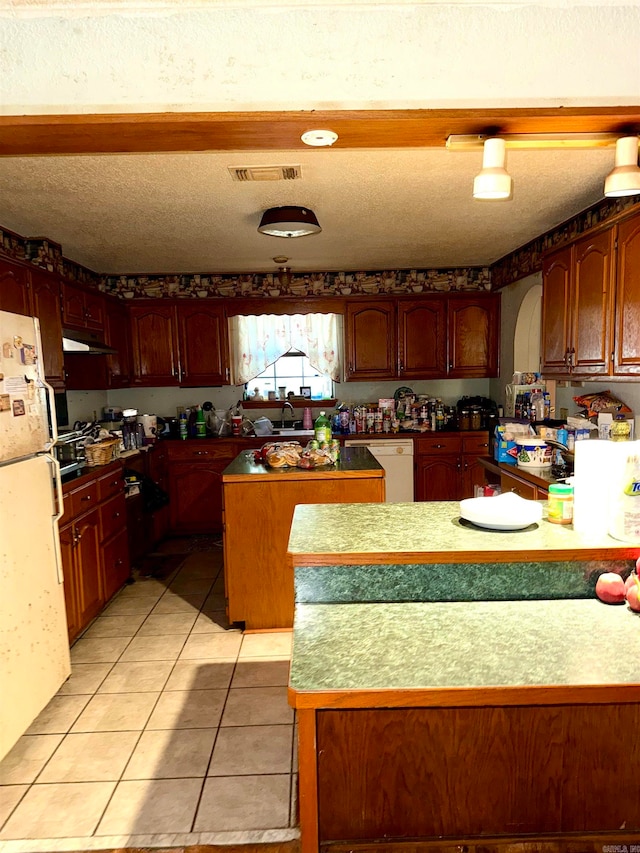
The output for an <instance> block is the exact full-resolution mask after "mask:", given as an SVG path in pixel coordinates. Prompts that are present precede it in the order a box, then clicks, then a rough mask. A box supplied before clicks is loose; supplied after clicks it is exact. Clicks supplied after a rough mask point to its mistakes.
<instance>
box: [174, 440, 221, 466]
mask: <svg viewBox="0 0 640 853" xmlns="http://www.w3.org/2000/svg"><path fill="white" fill-rule="evenodd" d="M168 450H169V461H170V462H198V461H200V462H207V461H209V460H211V459H228V460H229V461H231V460H232V459H235V457H236V456H237V453H236V442H233V441H220V442H218V441H216V440H215V439H213V440H210V441H207V440H206V439H205V440H203V441H201V442H199V441H198V440H197V439H190V440H189V439H188V440H187V441H180V442H178V441H176V442H171V443H168Z"/></svg>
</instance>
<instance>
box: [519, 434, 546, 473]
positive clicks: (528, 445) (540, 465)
mask: <svg viewBox="0 0 640 853" xmlns="http://www.w3.org/2000/svg"><path fill="white" fill-rule="evenodd" d="M516 444H517V446H518V456H517V465H518V468H537V469H538V470H541V469H545V468H551V463H552V461H553V458H552V457H553V450H552V448H551V446H550V445H549V444H547V443H546V441H545V440H544V438H536V437H535V436H523V437H522V438H517V439H516Z"/></svg>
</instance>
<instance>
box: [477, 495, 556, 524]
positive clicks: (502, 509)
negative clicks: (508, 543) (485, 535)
mask: <svg viewBox="0 0 640 853" xmlns="http://www.w3.org/2000/svg"><path fill="white" fill-rule="evenodd" d="M460 515H461V517H462V518H464V519H466V520H467V521H470V522H472V523H473V524H476V525H478V527H486V528H487V529H488V530H523V529H524V528H525V527H529V525H530V524H534V523H535V522H537V521H540V519H541V518H542V506H541V505H540V504H539V503H537V502H536V501H528V500H525V498H521V497H520V496H519V495H515V494H514V493H513V492H506V493H505V494H503V495H496V496H495V497H491V498H467V499H466V500H463V501H460Z"/></svg>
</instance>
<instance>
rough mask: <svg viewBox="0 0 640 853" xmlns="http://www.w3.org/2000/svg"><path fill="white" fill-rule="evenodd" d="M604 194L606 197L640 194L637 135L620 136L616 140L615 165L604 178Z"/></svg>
mask: <svg viewBox="0 0 640 853" xmlns="http://www.w3.org/2000/svg"><path fill="white" fill-rule="evenodd" d="M604 194H605V196H606V197H607V198H621V197H623V196H628V195H638V194H640V168H638V137H637V136H621V137H620V139H618V141H617V142H616V160H615V166H614V168H613V171H611V172H609V174H608V175H607V177H606V179H605V182H604Z"/></svg>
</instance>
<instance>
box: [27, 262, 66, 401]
mask: <svg viewBox="0 0 640 853" xmlns="http://www.w3.org/2000/svg"><path fill="white" fill-rule="evenodd" d="M29 275H30V277H31V293H32V298H33V313H34V315H35V316H36V317H37V318H38V319H39V321H40V337H41V338H42V351H43V352H42V357H43V363H44V373H45V378H46V380H47V382H48V383H49V384H50V385H51V386H52V387H53V388H55V389H56V390H64V387H65V379H64V356H63V353H62V318H61V315H60V289H61V286H62V282H61V280H60V278H59V276H57V275H55V273H50V272H46V271H45V270H40V269H36V268H34V269H32V270H31V271H30V273H29Z"/></svg>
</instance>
